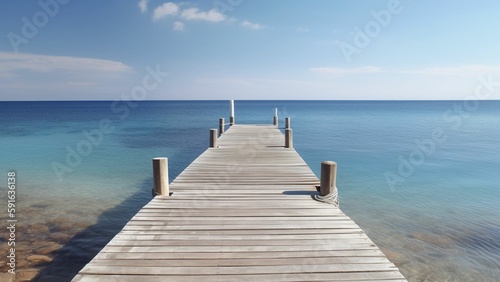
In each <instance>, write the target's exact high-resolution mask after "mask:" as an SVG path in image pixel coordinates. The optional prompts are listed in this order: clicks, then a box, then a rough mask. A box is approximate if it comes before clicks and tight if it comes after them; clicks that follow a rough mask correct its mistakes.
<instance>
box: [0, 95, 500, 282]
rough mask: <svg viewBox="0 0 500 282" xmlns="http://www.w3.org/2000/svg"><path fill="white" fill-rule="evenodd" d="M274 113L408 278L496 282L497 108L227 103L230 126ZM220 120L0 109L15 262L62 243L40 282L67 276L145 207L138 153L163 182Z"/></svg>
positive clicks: (7, 105) (174, 110) (12, 105)
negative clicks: (14, 214) (332, 177)
mask: <svg viewBox="0 0 500 282" xmlns="http://www.w3.org/2000/svg"><path fill="white" fill-rule="evenodd" d="M274 108H278V109H279V116H280V123H281V126H283V121H284V117H291V120H292V127H293V129H294V145H295V148H296V150H297V151H298V152H299V153H300V154H301V156H302V157H303V158H304V160H305V161H306V162H307V163H308V164H309V165H310V166H311V168H312V169H313V171H314V172H315V173H316V174H317V175H319V168H320V163H321V161H323V160H333V161H336V162H337V163H338V182H337V186H338V188H339V192H340V201H341V209H342V210H343V211H344V212H345V213H346V214H348V215H349V216H350V217H351V218H352V219H354V220H355V221H356V222H357V223H358V224H359V225H360V226H361V227H362V228H363V229H364V230H365V231H366V232H367V234H368V235H369V236H370V237H371V238H372V239H373V240H374V241H375V243H377V245H378V246H379V247H380V248H381V249H382V250H383V251H384V252H385V253H386V255H387V256H388V257H389V258H390V259H391V260H392V261H393V262H394V263H395V264H396V265H397V266H398V267H400V269H401V271H402V273H403V274H404V275H405V276H406V277H407V278H409V279H410V280H411V281H494V280H495V279H497V277H500V271H499V269H500V255H499V254H500V243H499V239H500V210H499V208H498V207H499V204H500V145H499V143H500V142H499V141H500V131H499V128H500V101H480V102H478V103H477V104H470V103H469V104H465V106H464V102H462V101H432V102H431V101H407V102H396V101H379V102H374V101H236V122H237V123H272V116H273V115H274ZM228 114H229V109H228V102H227V101H189V102H185V101H175V102H174V101H149V102H141V103H135V102H134V103H132V102H130V103H129V104H127V103H125V102H118V103H116V102H115V103H113V102H111V101H100V102H0V148H1V149H0V151H1V159H0V167H1V168H2V174H3V175H2V177H0V179H2V180H1V184H0V187H2V189H3V190H2V191H5V184H6V177H7V171H9V170H13V171H16V173H17V181H18V188H17V193H18V204H19V208H18V217H19V218H18V219H19V228H20V232H21V233H20V234H23V235H19V236H20V239H19V240H21V242H22V243H20V244H24V245H25V246H26V247H25V250H22V255H24V254H26V255H29V254H30V252H33V251H34V250H36V249H37V248H39V247H40V246H43V245H44V244H47V242H57V243H59V244H61V245H64V247H62V249H60V250H59V251H57V252H56V253H55V254H52V255H51V256H53V257H55V260H54V262H53V263H51V264H48V265H45V266H43V267H44V268H43V270H42V275H41V279H40V281H65V280H69V279H70V278H71V277H72V276H73V275H75V274H76V272H77V271H78V270H79V269H80V268H81V267H83V265H85V263H86V262H88V261H89V260H90V259H91V258H92V257H93V256H94V255H95V254H96V253H97V252H98V251H99V250H100V248H102V246H104V244H106V242H107V241H109V240H110V239H111V238H112V236H113V235H114V234H116V233H117V232H118V231H119V230H120V228H121V227H122V226H123V225H124V224H125V223H126V221H127V220H128V219H129V218H130V217H132V216H133V214H134V213H135V212H136V211H137V210H138V209H140V208H141V207H142V206H143V205H144V204H145V203H147V201H149V200H150V199H151V187H152V179H151V174H152V173H151V159H152V158H154V157H161V156H164V157H168V158H169V168H170V176H171V178H172V179H173V178H175V176H177V175H178V174H179V173H180V172H181V171H182V170H183V169H184V168H185V167H186V166H187V165H188V164H189V163H190V162H191V161H192V160H194V159H195V158H196V157H197V156H198V155H199V154H200V153H202V152H203V151H204V150H205V149H206V147H207V146H208V136H209V134H208V132H209V129H210V128H216V127H217V125H218V118H219V117H226V119H228V117H227V116H228ZM75 152H76V153H78V155H79V157H75V155H74V154H75ZM68 156H69V157H68ZM4 198H5V201H3V200H2V202H6V196H5V197H4ZM5 218H6V214H5V213H3V214H1V215H0V219H1V220H2V221H5ZM41 226H42V227H41ZM43 226H46V228H43ZM54 233H63V234H66V235H68V238H66V239H61V238H58V239H57V238H55V237H56V236H54V235H53V234H54ZM2 244H3V243H2Z"/></svg>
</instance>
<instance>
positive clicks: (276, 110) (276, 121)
mask: <svg viewBox="0 0 500 282" xmlns="http://www.w3.org/2000/svg"><path fill="white" fill-rule="evenodd" d="M273 124H274V126H278V108H275V109H274V118H273Z"/></svg>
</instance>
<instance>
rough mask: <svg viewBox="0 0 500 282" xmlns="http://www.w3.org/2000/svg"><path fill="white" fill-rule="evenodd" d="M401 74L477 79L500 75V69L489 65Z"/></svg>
mask: <svg viewBox="0 0 500 282" xmlns="http://www.w3.org/2000/svg"><path fill="white" fill-rule="evenodd" d="M400 73H408V74H422V75H437V76H462V77H476V76H478V75H482V74H491V73H497V74H498V73H500V67H498V66H487V65H464V66H457V67H431V68H424V69H414V70H403V71H400Z"/></svg>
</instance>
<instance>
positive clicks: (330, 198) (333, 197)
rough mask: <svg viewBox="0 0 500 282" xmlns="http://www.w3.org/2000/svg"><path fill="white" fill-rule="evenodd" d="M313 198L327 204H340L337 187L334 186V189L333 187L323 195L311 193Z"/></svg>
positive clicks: (337, 205)
mask: <svg viewBox="0 0 500 282" xmlns="http://www.w3.org/2000/svg"><path fill="white" fill-rule="evenodd" d="M313 198H314V199H315V200H316V201H319V202H323V203H327V204H330V205H334V206H336V207H339V204H340V202H339V192H338V190H337V187H335V189H333V191H332V192H330V193H329V194H327V195H325V196H321V195H313Z"/></svg>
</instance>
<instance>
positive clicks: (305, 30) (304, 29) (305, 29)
mask: <svg viewBox="0 0 500 282" xmlns="http://www.w3.org/2000/svg"><path fill="white" fill-rule="evenodd" d="M309 31H311V30H309V29H308V28H307V27H298V28H297V32H304V33H305V32H309Z"/></svg>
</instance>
